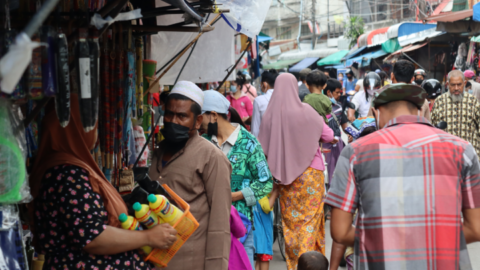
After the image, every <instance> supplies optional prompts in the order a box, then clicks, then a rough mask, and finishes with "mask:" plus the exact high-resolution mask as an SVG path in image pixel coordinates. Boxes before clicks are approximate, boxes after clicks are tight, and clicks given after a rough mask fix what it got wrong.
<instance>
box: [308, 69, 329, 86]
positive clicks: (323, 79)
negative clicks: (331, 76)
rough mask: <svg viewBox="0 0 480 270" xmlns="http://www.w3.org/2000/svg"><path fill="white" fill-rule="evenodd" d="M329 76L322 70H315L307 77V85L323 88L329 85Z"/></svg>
mask: <svg viewBox="0 0 480 270" xmlns="http://www.w3.org/2000/svg"><path fill="white" fill-rule="evenodd" d="M327 80H328V78H327V75H325V74H324V73H323V72H322V71H320V70H315V71H312V72H310V73H309V74H308V75H307V80H306V81H307V84H308V85H310V86H316V87H323V86H324V85H325V83H327Z"/></svg>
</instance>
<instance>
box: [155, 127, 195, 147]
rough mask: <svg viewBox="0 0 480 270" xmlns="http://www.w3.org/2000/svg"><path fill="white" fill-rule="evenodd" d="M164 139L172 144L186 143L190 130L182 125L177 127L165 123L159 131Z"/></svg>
mask: <svg viewBox="0 0 480 270" xmlns="http://www.w3.org/2000/svg"><path fill="white" fill-rule="evenodd" d="M160 132H162V135H163V136H164V137H165V140H167V141H168V142H172V143H182V142H186V141H187V140H188V139H189V138H190V135H189V134H188V132H190V129H189V128H188V127H184V126H182V125H178V124H175V123H172V122H165V124H164V127H163V129H162V130H161V131H160Z"/></svg>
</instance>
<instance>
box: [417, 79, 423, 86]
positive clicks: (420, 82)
mask: <svg viewBox="0 0 480 270" xmlns="http://www.w3.org/2000/svg"><path fill="white" fill-rule="evenodd" d="M415 83H416V84H417V85H422V83H423V80H415Z"/></svg>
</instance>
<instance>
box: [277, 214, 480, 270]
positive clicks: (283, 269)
mask: <svg viewBox="0 0 480 270" xmlns="http://www.w3.org/2000/svg"><path fill="white" fill-rule="evenodd" d="M325 237H326V240H327V241H326V245H327V246H326V247H325V251H326V253H327V258H328V260H330V254H331V252H332V249H331V248H332V237H331V236H330V221H327V222H326V223H325ZM467 247H468V254H469V255H470V261H471V262H472V269H474V270H477V269H480V243H475V244H470V245H468V246H467ZM339 269H342V270H343V269H346V268H345V267H340V268H339ZM270 270H287V265H286V263H285V261H284V260H283V257H282V254H280V249H279V248H278V243H277V242H275V243H273V261H271V262H270Z"/></svg>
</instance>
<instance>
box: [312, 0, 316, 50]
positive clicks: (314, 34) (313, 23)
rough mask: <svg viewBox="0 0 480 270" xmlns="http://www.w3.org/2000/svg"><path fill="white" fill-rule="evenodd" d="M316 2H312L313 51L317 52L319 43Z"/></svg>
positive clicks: (313, 0)
mask: <svg viewBox="0 0 480 270" xmlns="http://www.w3.org/2000/svg"><path fill="white" fill-rule="evenodd" d="M315 1H316V0H312V50H315V45H316V43H317V21H316V20H315Z"/></svg>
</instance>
